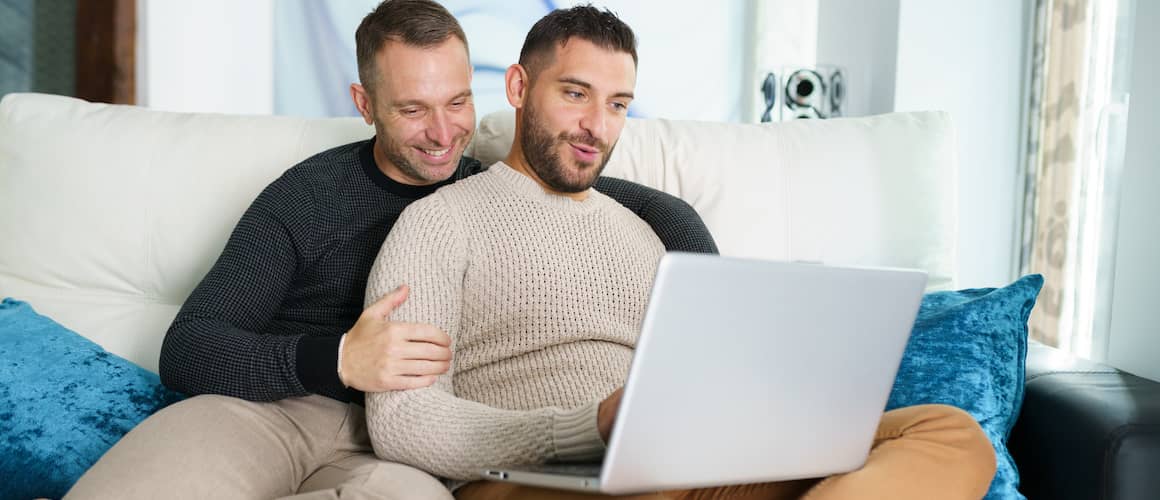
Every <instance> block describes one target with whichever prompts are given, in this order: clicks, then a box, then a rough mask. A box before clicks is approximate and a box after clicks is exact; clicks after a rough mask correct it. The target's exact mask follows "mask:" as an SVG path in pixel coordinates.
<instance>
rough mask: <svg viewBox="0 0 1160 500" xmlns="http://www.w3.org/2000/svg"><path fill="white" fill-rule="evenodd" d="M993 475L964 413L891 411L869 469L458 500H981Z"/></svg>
mask: <svg viewBox="0 0 1160 500" xmlns="http://www.w3.org/2000/svg"><path fill="white" fill-rule="evenodd" d="M994 475H995V451H994V449H993V448H992V447H991V442H990V441H988V440H987V436H986V435H984V434H983V429H981V428H980V427H979V424H978V423H976V422H975V419H973V418H971V416H970V415H968V414H967V413H966V412H964V411H962V410H960V409H958V408H954V407H951V406H944V405H923V406H912V407H909V408H899V409H897V410H893V411H889V412H886V414H884V415H883V416H882V421H881V422H880V423H879V425H878V434H877V435H876V436H875V438H874V445H873V448H871V450H870V457H869V458H868V459H867V460H866V465H864V466H863V467H862V468H861V469H858V470H856V471H854V472H849V473H846V474H838V475H834V476H830V477H827V478H824V479H804V480H799V481H785V482H778V483H763V484H747V485H739V486H725V487H719V488H705V489H698V490H682V491H662V492H657V493H650V494H644V495H630V496H622V497H609V496H602V495H587V494H583V493H571V492H564V491H558V490H547V489H542V488H535V487H528V486H518V485H513V484H508V483H493V482H487V481H479V482H474V483H470V484H468V485H466V486H464V487H463V488H460V489H459V490H458V491H456V493H455V497H456V498H458V499H459V500H483V499H508V500H532V499H545V500H547V499H552V500H564V499H594V498H621V499H634V500H644V499H673V500H675V499H681V500H693V499H718V498H719V499H726V498H728V499H739V500H757V499H761V500H782V499H805V500H854V499H857V500H907V499H915V500H919V499H921V500H929V499H939V500H957V499H963V500H968V499H969V500H978V499H980V498H982V497H983V495H984V494H986V492H987V488H988V487H989V486H990V484H991V479H992V478H993V477H994Z"/></svg>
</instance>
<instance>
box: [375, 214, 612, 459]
mask: <svg viewBox="0 0 1160 500" xmlns="http://www.w3.org/2000/svg"><path fill="white" fill-rule="evenodd" d="M459 224H460V222H459V221H458V219H457V218H456V217H455V216H453V215H452V214H451V212H450V208H449V207H448V206H447V204H446V203H445V202H444V201H443V199H442V195H441V194H440V193H438V192H437V193H435V194H433V195H431V196H429V197H427V198H424V199H423V200H421V201H419V202H416V203H414V204H412V205H411V206H410V207H408V208H407V210H405V211H404V212H403V214H402V216H400V218H399V221H398V222H397V223H396V224H395V226H394V228H393V229H392V230H391V233H390V235H389V236H388V237H387V240H386V241H385V242H384V243H383V247H382V249H381V250H380V252H379V255H378V257H377V258H376V259H375V263H374V266H373V267H372V269H371V273H370V277H369V279H368V280H367V293H366V304H371V303H373V302H375V301H377V300H378V299H379V298H381V297H382V296H383V295H385V294H386V293H387V292H389V291H390V290H391V289H394V288H395V287H397V286H399V285H401V284H406V285H408V286H409V287H410V289H411V292H410V295H409V296H408V298H407V301H406V302H404V303H403V304H402V305H401V306H400V307H399V308H398V309H396V310H395V312H394V313H393V314H392V316H391V318H390V319H391V320H394V321H406V322H418V323H429V324H433V325H435V326H437V327H439V328H440V329H442V330H443V331H445V332H447V334H448V335H450V336H451V342H452V352H453V354H452V356H453V361H454V351H455V348H456V346H457V343H458V341H459V337H460V334H461V332H460V331H459V325H460V313H461V309H462V297H463V290H462V287H463V277H464V274H465V272H466V268H467V260H468V252H469V249H468V242H467V239H466V237H465V236H464V234H463V231H462V228H461V227H460V225H459ZM452 364H453V365H454V362H453V363H452ZM454 376H455V375H454V368H452V369H451V370H449V371H448V373H446V374H444V375H442V376H440V377H439V378H438V379H437V381H436V383H435V385H433V386H430V387H427V388H423V389H416V390H409V391H390V392H382V393H368V394H367V399H366V401H367V407H366V412H367V427H368V430H369V433H370V437H371V443H372V445H373V446H374V450H375V454H376V455H378V456H379V457H380V458H382V459H384V460H389V461H394V462H401V463H405V464H408V465H412V466H414V467H418V468H420V469H423V470H426V471H428V472H430V473H432V474H435V475H438V476H442V477H445V478H449V479H457V480H472V479H477V478H478V477H479V474H480V471H481V470H482V469H484V468H486V467H491V466H498V465H518V464H536V463H543V462H547V461H551V460H590V459H597V458H599V457H600V456H602V454H603V452H604V443H603V441H602V440H601V438H600V434H599V432H598V431H597V426H596V410H597V405H598V404H599V402H598V401H594V402H592V403H590V404H587V405H584V406H581V407H579V408H572V409H562V408H554V407H553V408H540V409H536V410H531V411H514V410H502V409H497V408H492V407H489V406H486V405H483V404H480V403H477V402H473V401H469V400H466V399H461V398H458V397H456V396H455V390H454V385H453V380H454Z"/></svg>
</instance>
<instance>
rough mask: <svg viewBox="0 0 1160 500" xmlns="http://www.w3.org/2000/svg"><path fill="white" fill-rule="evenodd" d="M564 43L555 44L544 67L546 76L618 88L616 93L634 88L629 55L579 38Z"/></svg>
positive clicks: (633, 74) (634, 79) (632, 65)
mask: <svg viewBox="0 0 1160 500" xmlns="http://www.w3.org/2000/svg"><path fill="white" fill-rule="evenodd" d="M566 41H567V42H568V43H567V45H564V44H563V43H561V44H558V45H557V47H556V51H555V52H556V53H555V57H553V58H552V59H553V60H552V61H550V62H549V65H548V66H547V68H545V69H549V68H550V71H548V73H550V74H551V78H552V79H553V80H557V81H560V80H567V81H570V82H571V83H577V82H581V83H585V84H587V85H589V86H593V85H597V84H602V86H608V85H612V86H616V87H622V88H616V89H614V91H616V92H631V91H632V89H633V87H635V86H636V64H635V63H634V62H633V60H632V55H631V54H628V53H627V52H622V51H619V50H614V49H606V48H604V47H600V46H598V45H596V44H594V43H592V42H590V41H588V40H584V39H582V38H575V37H573V38H570V39H568V40H566ZM623 87H627V88H623ZM608 90H613V89H608Z"/></svg>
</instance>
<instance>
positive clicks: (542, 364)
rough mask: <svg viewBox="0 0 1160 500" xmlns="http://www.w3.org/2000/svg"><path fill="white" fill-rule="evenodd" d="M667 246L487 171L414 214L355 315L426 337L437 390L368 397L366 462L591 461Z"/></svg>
mask: <svg viewBox="0 0 1160 500" xmlns="http://www.w3.org/2000/svg"><path fill="white" fill-rule="evenodd" d="M663 253H664V247H663V245H662V244H661V242H660V240H659V239H658V238H657V237H656V235H655V234H654V233H653V231H652V230H651V229H650V228H649V226H648V225H647V224H645V223H644V222H643V221H642V220H640V219H639V218H637V217H636V215H634V214H633V213H632V212H630V211H629V210H627V209H625V208H624V207H623V206H621V205H619V204H618V203H616V202H615V201H613V200H612V199H611V198H608V197H607V196H605V195H603V194H600V193H599V192H597V191H595V190H589V192H588V197H587V198H586V199H585V200H584V201H580V202H577V201H574V200H572V199H571V198H568V197H565V196H558V195H552V194H548V193H545V192H544V191H543V190H542V189H541V188H540V186H539V185H538V184H537V183H536V182H535V181H534V180H532V179H531V178H529V177H527V176H525V175H523V174H521V173H519V172H517V171H515V170H512V168H511V167H509V166H507V165H506V164H504V163H502V162H501V163H497V164H496V165H494V166H492V167H491V169H489V170H488V171H487V172H484V173H482V174H479V175H476V176H473V177H471V178H468V179H465V180H462V181H459V182H456V183H455V184H452V185H450V186H447V187H444V188H442V189H440V190H438V191H436V192H435V193H434V194H432V195H430V196H428V197H426V198H424V199H422V200H419V201H416V202H415V203H413V204H412V205H411V206H410V207H408V208H407V209H406V210H405V211H404V212H403V214H402V215H401V216H400V218H399V221H398V222H397V223H396V224H395V226H394V229H392V230H391V233H390V235H389V236H388V237H387V240H386V241H385V242H384V243H383V247H382V250H381V251H380V252H379V255H378V258H377V259H376V260H375V263H374V266H373V268H372V269H371V273H370V278H369V279H368V281H367V293H366V304H371V303H373V302H375V301H376V300H378V299H379V298H380V297H382V296H383V295H385V294H386V293H387V292H389V291H390V290H391V289H393V288H395V287H396V286H398V285H400V284H404V283H405V284H407V285H409V286H410V287H411V294H410V297H409V298H408V300H407V301H406V302H405V303H404V304H403V305H402V306H401V307H399V309H397V310H396V311H395V313H394V314H393V315H392V316H391V319H392V320H396V321H410V322H424V323H430V324H434V325H436V326H438V327H439V328H441V329H443V330H444V331H446V332H447V333H448V334H449V335H450V336H451V339H452V350H453V353H454V354H453V358H452V368H451V370H450V371H449V372H448V373H447V374H446V375H443V376H441V377H439V379H438V381H437V382H436V383H435V385H434V386H431V387H428V388H425V389H417V390H412V391H395V392H384V393H368V394H367V400H366V401H367V408H366V410H367V425H368V427H369V431H370V436H371V442H372V443H373V445H374V449H375V453H376V454H377V455H378V456H379V457H381V458H383V459H385V460H390V461H395V462H401V463H405V464H409V465H413V466H416V467H419V468H421V469H424V470H426V471H428V472H431V473H433V474H435V475H438V476H442V477H445V478H450V479H457V480H471V479H476V478H478V477H479V472H480V470H481V469H483V468H485V467H489V466H498V465H520V464H538V463H544V462H549V461H567V460H584V459H599V458H600V457H601V456H602V454H603V452H604V442H603V441H602V440H601V438H600V435H599V433H598V432H597V429H596V409H597V405H598V404H599V402H600V401H601V400H603V399H604V398H605V397H606V396H608V395H609V394H611V393H612V391H614V390H615V389H616V388H617V387H620V386H621V385H622V384H624V382H625V377H626V376H627V374H628V367H629V364H630V362H631V360H632V353H633V348H634V347H635V345H636V340H637V335H638V333H639V327H640V322H641V320H642V317H643V315H644V310H645V304H646V302H647V300H648V294H649V290H650V288H651V286H652V281H653V278H654V274H655V272H656V267H657V264H658V262H659V261H660V258H661V256H662V255H663Z"/></svg>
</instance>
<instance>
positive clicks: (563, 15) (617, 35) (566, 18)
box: [520, 5, 637, 79]
mask: <svg viewBox="0 0 1160 500" xmlns="http://www.w3.org/2000/svg"><path fill="white" fill-rule="evenodd" d="M571 38H579V39H581V40H587V41H589V42H592V44H593V45H596V46H597V47H600V48H602V49H607V50H611V51H616V52H624V53H626V54H629V55H631V56H632V64H633V66H635V65H636V64H637V60H636V35H634V34H633V33H632V28H630V27H628V25H627V24H625V23H624V21H621V20H620V18H619V17H617V16H616V14H615V13H613V12H612V11H610V10H608V9H604V10H600V9H597V8H596V7H593V6H592V5H577V6H575V7H572V8H570V9H556V10H554V11H552V12H549V13H548V15H546V16H544V17H543V18H542V19H540V20H539V21H536V24H535V25H534V26H532V29H531V30H530V31H528V36H527V38H525V39H524V47H523V48H522V49H520V65H521V66H523V67H524V69H526V70H527V72H528V75H529V76H530V77H532V78H533V79H534V77H535V74H536V73H538V72H539V70H540V69H541V68H542V67H543V66H544V65H546V64H548V63H550V62H551V61H552V58H553V57H555V55H556V46H558V45H563V44H565V43H568V40H569V39H571Z"/></svg>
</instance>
